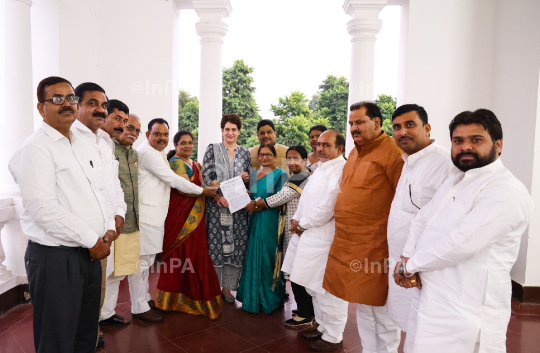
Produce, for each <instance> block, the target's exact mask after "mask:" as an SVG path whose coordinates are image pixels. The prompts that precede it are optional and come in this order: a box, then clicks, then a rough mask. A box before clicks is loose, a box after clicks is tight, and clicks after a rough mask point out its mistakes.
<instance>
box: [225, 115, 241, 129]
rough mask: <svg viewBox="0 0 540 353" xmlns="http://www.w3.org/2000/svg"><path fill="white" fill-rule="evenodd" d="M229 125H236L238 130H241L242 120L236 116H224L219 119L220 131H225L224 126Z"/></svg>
mask: <svg viewBox="0 0 540 353" xmlns="http://www.w3.org/2000/svg"><path fill="white" fill-rule="evenodd" d="M227 123H231V124H234V125H236V127H237V128H238V130H242V120H241V119H240V117H239V116H238V115H237V114H225V115H223V118H221V129H225V124H227Z"/></svg>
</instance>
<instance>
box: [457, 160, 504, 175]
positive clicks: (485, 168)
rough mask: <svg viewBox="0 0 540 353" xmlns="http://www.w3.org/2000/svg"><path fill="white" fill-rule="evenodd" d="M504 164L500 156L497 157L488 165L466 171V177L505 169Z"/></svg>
mask: <svg viewBox="0 0 540 353" xmlns="http://www.w3.org/2000/svg"><path fill="white" fill-rule="evenodd" d="M503 168H504V166H503V164H502V161H501V159H500V158H497V160H496V161H495V162H493V163H490V164H488V165H486V166H483V167H482V168H474V169H469V170H468V171H466V172H465V177H474V176H476V175H480V174H485V173H491V172H493V171H496V170H499V169H503Z"/></svg>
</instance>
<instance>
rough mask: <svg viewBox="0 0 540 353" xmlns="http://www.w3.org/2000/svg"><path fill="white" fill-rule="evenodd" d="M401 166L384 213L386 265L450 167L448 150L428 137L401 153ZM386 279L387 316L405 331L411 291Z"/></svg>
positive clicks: (400, 251)
mask: <svg viewBox="0 0 540 353" xmlns="http://www.w3.org/2000/svg"><path fill="white" fill-rule="evenodd" d="M403 160H404V161H405V164H404V165H403V170H402V171H401V177H400V178H399V182H398V185H397V188H396V194H395V196H394V200H393V201H392V206H391V208H390V216H389V217H388V232H387V234H388V251H389V254H390V257H389V259H388V260H389V261H388V268H389V269H392V270H393V269H394V268H395V266H396V263H397V262H398V261H399V259H400V255H401V254H403V248H404V247H405V243H406V242H407V237H408V236H409V229H410V226H411V221H412V220H413V218H414V217H415V216H416V214H417V213H418V211H420V209H421V208H422V207H424V206H425V205H426V204H428V203H429V202H430V201H431V199H432V198H433V195H435V193H436V192H437V190H438V189H439V187H440V186H441V185H442V183H443V182H444V180H446V178H447V177H448V175H449V173H450V171H451V170H452V169H453V168H454V164H453V163H452V159H451V158H450V151H448V150H447V149H446V148H444V147H442V146H440V145H438V144H437V142H435V141H434V140H432V142H431V144H430V145H428V146H427V147H425V148H424V149H422V150H420V151H418V152H416V153H415V154H413V155H410V156H409V155H407V154H406V153H404V154H403ZM388 279H389V283H388V284H389V292H388V300H387V303H388V312H389V314H390V318H391V319H392V320H393V321H394V322H395V323H396V324H398V325H399V326H400V328H401V329H402V330H403V331H407V322H408V318H409V311H410V303H411V295H412V291H411V290H407V289H405V288H402V287H400V286H398V285H397V284H396V283H395V282H394V278H393V277H392V276H388Z"/></svg>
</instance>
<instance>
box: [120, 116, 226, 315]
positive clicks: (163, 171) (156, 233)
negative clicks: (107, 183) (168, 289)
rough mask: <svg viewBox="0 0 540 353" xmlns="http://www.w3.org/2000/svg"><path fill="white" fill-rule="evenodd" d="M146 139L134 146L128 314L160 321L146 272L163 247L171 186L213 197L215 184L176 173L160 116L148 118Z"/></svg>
mask: <svg viewBox="0 0 540 353" xmlns="http://www.w3.org/2000/svg"><path fill="white" fill-rule="evenodd" d="M146 138H147V141H144V142H143V143H142V144H141V145H140V146H139V147H138V148H137V152H138V153H139V162H138V163H139V164H138V167H139V172H138V192H139V215H140V218H139V230H140V231H139V242H140V249H141V252H140V259H139V262H138V263H137V265H138V268H139V271H138V272H137V273H135V274H133V275H131V276H129V277H128V280H129V293H130V296H131V316H132V317H134V318H137V319H140V320H145V321H150V322H161V321H163V315H162V314H161V313H160V312H158V311H157V310H155V309H154V301H153V300H152V296H151V295H150V293H149V292H148V291H149V288H150V286H149V284H148V275H149V271H150V267H151V266H152V265H153V264H154V261H155V259H156V255H157V254H159V253H161V252H162V251H163V237H164V235H165V218H167V212H168V211H169V199H170V194H171V187H173V188H175V189H177V190H178V191H180V192H182V193H184V194H190V195H203V196H210V197H217V194H216V193H215V188H211V187H210V188H208V187H205V188H202V187H199V186H197V185H195V184H193V183H191V182H189V181H188V180H186V179H184V178H182V177H181V176H179V175H178V174H176V173H175V172H174V171H173V170H172V169H171V168H170V167H169V162H168V161H167V157H166V155H165V152H164V151H163V150H164V149H165V148H166V147H167V145H168V144H169V123H168V122H167V121H166V120H164V119H161V118H156V119H152V120H150V122H149V123H148V131H147V132H146Z"/></svg>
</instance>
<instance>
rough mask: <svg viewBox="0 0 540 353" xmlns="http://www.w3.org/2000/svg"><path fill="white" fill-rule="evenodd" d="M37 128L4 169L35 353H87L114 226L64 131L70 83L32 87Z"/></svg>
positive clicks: (54, 80) (76, 141) (72, 102)
mask: <svg viewBox="0 0 540 353" xmlns="http://www.w3.org/2000/svg"><path fill="white" fill-rule="evenodd" d="M37 98H38V102H39V103H38V105H37V108H38V111H39V113H40V114H41V116H42V117H43V123H42V125H41V127H40V128H39V129H38V130H37V131H36V132H34V134H32V135H31V136H30V137H29V138H28V139H27V140H26V141H25V142H24V144H23V145H22V146H21V148H20V149H19V150H18V151H17V152H16V153H15V155H14V156H13V158H12V159H11V160H10V162H9V169H10V171H11V174H12V175H13V177H14V179H15V181H16V182H17V184H19V187H20V191H21V196H22V200H23V206H24V212H23V214H22V215H21V217H20V220H21V227H22V230H23V232H24V234H25V235H26V236H27V237H28V239H29V242H28V247H27V249H26V254H25V260H24V261H25V267H26V273H27V275H28V283H29V287H30V298H31V299H32V306H33V313H32V315H33V331H34V346H35V350H36V352H43V353H49V352H50V353H72V352H93V351H94V350H95V346H96V338H97V335H98V326H97V321H98V318H99V303H100V287H101V265H100V262H99V261H95V260H99V259H103V258H106V257H107V256H108V255H109V252H110V248H109V245H108V244H107V242H106V241H104V239H105V240H108V239H110V238H112V236H113V235H114V230H113V229H114V219H113V216H112V214H110V213H109V212H108V205H107V200H106V198H105V195H104V194H103V193H102V191H101V190H100V188H99V185H98V182H97V180H96V178H95V177H94V174H93V168H92V167H91V165H90V160H88V159H87V158H86V157H85V153H84V149H85V144H84V143H81V142H82V139H81V137H80V136H78V135H77V134H74V133H73V131H71V130H70V127H71V125H72V124H73V122H74V121H75V117H76V115H77V110H78V109H77V102H78V100H79V98H78V97H77V96H76V95H75V94H74V91H73V87H72V85H71V83H70V82H69V81H68V80H66V79H64V78H61V77H48V78H46V79H44V80H42V81H41V82H40V83H39V85H38V88H37Z"/></svg>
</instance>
